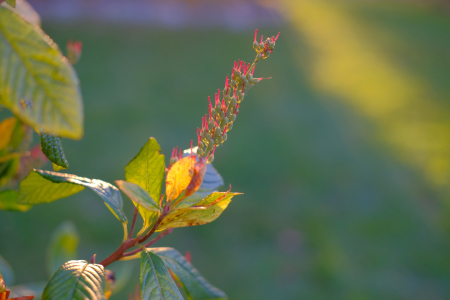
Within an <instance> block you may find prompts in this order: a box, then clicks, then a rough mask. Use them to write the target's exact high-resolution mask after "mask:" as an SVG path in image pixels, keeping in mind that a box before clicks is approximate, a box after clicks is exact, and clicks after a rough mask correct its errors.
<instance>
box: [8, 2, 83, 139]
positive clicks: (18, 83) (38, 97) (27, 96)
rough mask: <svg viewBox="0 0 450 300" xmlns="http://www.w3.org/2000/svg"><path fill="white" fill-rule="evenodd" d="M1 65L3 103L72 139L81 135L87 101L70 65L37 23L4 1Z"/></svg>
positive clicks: (33, 122) (24, 117) (31, 121)
mask: <svg viewBox="0 0 450 300" xmlns="http://www.w3.org/2000/svg"><path fill="white" fill-rule="evenodd" d="M0 66H2V68H0V95H1V98H0V102H1V103H2V104H3V105H4V106H5V107H7V108H9V109H10V110H12V112H13V113H14V114H15V115H17V116H19V117H20V119H22V120H23V121H25V122H27V123H29V124H31V125H33V126H34V127H35V128H39V129H42V130H45V131H48V132H53V133H55V134H57V135H59V136H63V137H68V138H73V139H79V138H81V137H82V136H83V103H82V100H81V93H80V90H79V86H78V78H77V76H76V74H75V72H74V70H73V68H72V66H71V65H70V64H69V63H68V61H67V59H66V58H65V57H64V56H63V55H62V54H61V51H60V50H59V49H58V46H57V45H56V44H55V43H54V42H53V41H52V40H51V39H50V38H49V37H48V36H47V35H46V34H45V33H44V32H43V31H42V30H41V29H40V28H39V27H37V26H33V25H31V24H29V23H28V22H26V21H25V20H23V19H22V18H21V17H20V16H19V15H17V14H16V13H14V12H12V11H10V10H9V9H7V8H4V7H1V6H0ZM22 100H26V101H28V100H29V101H30V102H31V105H30V106H26V105H23V104H22Z"/></svg>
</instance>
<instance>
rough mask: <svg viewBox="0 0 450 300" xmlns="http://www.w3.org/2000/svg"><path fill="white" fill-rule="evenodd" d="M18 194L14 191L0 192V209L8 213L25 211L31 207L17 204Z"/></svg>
mask: <svg viewBox="0 0 450 300" xmlns="http://www.w3.org/2000/svg"><path fill="white" fill-rule="evenodd" d="M18 197H19V193H18V192H17V191H15V190H7V191H1V192H0V209H2V210H10V211H22V212H24V211H27V210H29V209H30V208H31V207H32V206H31V205H23V204H18V203H17V198H18Z"/></svg>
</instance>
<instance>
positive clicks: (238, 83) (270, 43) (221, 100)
mask: <svg viewBox="0 0 450 300" xmlns="http://www.w3.org/2000/svg"><path fill="white" fill-rule="evenodd" d="M256 35H257V30H256V31H255V41H254V43H253V48H254V49H255V50H256V53H257V55H256V58H255V60H254V61H253V63H252V64H250V63H248V64H247V63H245V62H244V61H237V63H236V62H234V66H233V73H232V75H231V78H230V80H229V78H228V76H227V78H226V81H225V88H224V89H223V91H222V92H221V91H220V89H219V90H217V94H215V101H214V106H213V105H212V103H211V99H209V97H208V99H209V116H208V115H205V116H204V117H203V118H202V129H200V128H197V136H198V149H197V154H198V156H200V157H207V158H208V160H207V161H208V163H209V162H212V161H213V160H214V151H215V149H216V147H217V146H219V145H221V144H222V143H223V142H225V141H226V140H227V132H228V131H230V130H231V129H232V128H233V123H234V121H235V120H236V117H237V115H238V114H239V105H240V103H241V102H242V101H243V100H244V97H245V93H246V91H247V90H248V89H249V88H250V87H251V86H253V85H255V84H257V83H258V82H260V81H261V80H262V79H265V78H253V72H254V71H255V66H256V63H257V62H258V61H259V60H261V59H265V58H267V57H269V54H270V53H271V52H272V51H273V48H274V47H275V42H276V40H277V38H278V35H279V34H278V35H277V36H276V37H271V38H267V39H266V40H265V41H263V37H262V36H261V43H258V42H256Z"/></svg>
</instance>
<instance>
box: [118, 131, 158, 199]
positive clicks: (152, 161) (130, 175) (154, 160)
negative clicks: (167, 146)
mask: <svg viewBox="0 0 450 300" xmlns="http://www.w3.org/2000/svg"><path fill="white" fill-rule="evenodd" d="M160 152H161V147H160V146H159V144H158V142H157V141H156V140H155V139H154V138H150V139H149V140H148V142H147V143H146V144H145V145H144V146H143V147H142V148H141V150H140V151H139V153H138V154H137V155H136V157H134V158H133V159H132V160H131V161H130V162H129V163H128V165H127V166H126V167H125V178H126V181H128V182H132V183H136V184H138V185H139V186H141V187H142V188H143V189H145V190H146V191H147V192H148V193H149V194H150V196H151V197H152V198H153V199H157V200H158V199H159V197H160V195H161V186H162V183H163V181H164V171H165V168H166V167H165V163H164V155H162V154H160Z"/></svg>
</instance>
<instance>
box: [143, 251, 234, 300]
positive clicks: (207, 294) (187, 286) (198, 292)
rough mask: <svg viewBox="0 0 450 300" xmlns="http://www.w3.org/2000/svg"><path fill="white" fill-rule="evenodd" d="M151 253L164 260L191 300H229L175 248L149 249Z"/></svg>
mask: <svg viewBox="0 0 450 300" xmlns="http://www.w3.org/2000/svg"><path fill="white" fill-rule="evenodd" d="M148 250H149V251H151V252H153V253H155V254H157V255H158V256H159V257H161V258H162V260H163V261H164V263H165V265H166V267H167V268H169V269H170V271H172V272H173V273H174V274H175V275H176V276H177V278H178V280H179V281H180V283H181V284H182V285H183V288H184V290H185V291H186V294H187V295H188V298H189V299H195V300H213V299H216V300H218V299H221V300H224V299H228V297H227V295H225V293H224V292H222V291H221V290H219V289H217V288H215V287H213V286H212V285H211V284H210V283H209V282H208V281H206V279H205V278H204V277H203V276H202V275H200V273H199V272H198V271H197V269H195V268H194V266H192V265H191V263H190V262H188V261H187V260H186V258H185V257H184V256H183V255H182V254H181V253H180V252H178V251H177V250H175V249H173V248H166V247H164V248H149V249H148Z"/></svg>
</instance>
